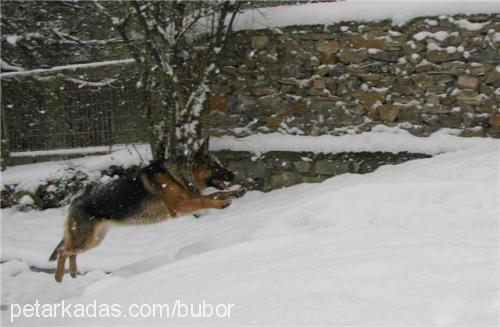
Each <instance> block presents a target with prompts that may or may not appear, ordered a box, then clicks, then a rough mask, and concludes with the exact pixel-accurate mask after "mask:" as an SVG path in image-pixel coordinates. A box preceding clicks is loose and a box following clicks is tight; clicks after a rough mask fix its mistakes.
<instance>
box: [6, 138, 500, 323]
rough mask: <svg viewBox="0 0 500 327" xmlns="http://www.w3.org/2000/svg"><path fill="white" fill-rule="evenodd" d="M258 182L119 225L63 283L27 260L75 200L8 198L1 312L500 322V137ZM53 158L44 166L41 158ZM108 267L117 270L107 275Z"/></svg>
mask: <svg viewBox="0 0 500 327" xmlns="http://www.w3.org/2000/svg"><path fill="white" fill-rule="evenodd" d="M471 142H472V143H471V145H470V146H467V147H465V148H464V149H460V150H457V151H455V152H449V153H444V154H441V155H438V156H435V157H433V158H429V159H421V160H414V161H409V162H406V163H403V164H400V165H396V166H384V167H381V168H379V169H378V170H377V171H375V172H373V173H370V174H365V175H352V174H345V175H341V176H336V177H334V178H331V179H329V180H327V181H325V182H323V183H321V184H302V185H297V186H294V187H291V188H287V189H281V190H277V191H273V192H270V193H266V194H264V193H261V192H250V193H248V194H247V195H246V196H245V197H243V198H241V199H238V200H235V201H234V202H233V204H232V205H231V206H230V207H229V208H227V209H224V210H212V211H209V212H207V213H206V214H205V215H203V216H202V217H201V218H200V219H195V218H193V217H184V218H180V219H175V220H168V221H166V222H164V223H161V224H155V225H148V226H136V227H127V228H116V229H113V230H111V231H110V233H109V234H108V237H107V238H106V240H105V241H104V242H103V244H101V245H100V246H99V247H98V248H96V249H94V250H92V251H90V252H88V253H85V254H83V255H80V256H79V266H80V270H81V271H82V272H87V273H86V274H85V275H83V276H79V277H78V278H77V279H74V280H73V279H71V278H70V277H69V276H66V277H65V280H64V281H63V283H62V284H55V282H54V281H53V276H52V275H51V274H47V273H45V272H35V271H31V270H29V269H28V266H38V267H54V264H53V263H48V262H47V261H46V260H47V259H46V258H47V257H48V255H49V254H50V253H51V251H52V249H53V248H54V246H55V245H56V244H57V242H58V241H59V239H60V237H61V227H62V221H63V217H64V214H65V212H66V210H67V208H62V209H50V210H45V211H41V212H39V211H30V212H19V211H15V210H12V209H4V210H2V217H1V226H2V229H3V233H2V235H3V238H2V258H1V259H2V262H4V263H3V264H2V265H1V267H2V282H3V283H2V284H3V290H2V305H3V308H6V310H3V311H2V313H3V315H2V325H5V326H10V325H13V326H31V325H50V326H68V325H79V326H96V325H99V326H104V325H124V324H126V325H136V326H145V325H148V326H149V325H158V326H159V325H165V324H172V325H179V324H183V325H184V324H188V325H231V326H235V325H341V326H367V325H378V326H410V325H412V326H497V325H498V323H499V317H498V310H499V302H498V294H499V280H498V276H499V251H498V247H499V222H498V217H499V215H500V212H499V210H500V206H499V199H500V194H499V187H498V186H499V185H498V181H499V167H500V166H499V158H500V156H499V154H500V152H499V147H498V145H499V144H498V142H482V141H481V140H477V139H472V141H471ZM39 170H41V169H39ZM105 272H108V274H106V273H105ZM37 300H38V301H39V303H42V304H47V303H59V304H61V303H62V302H61V301H63V300H64V301H65V303H66V304H73V305H76V304H91V303H94V301H95V302H96V303H98V304H101V305H102V304H108V305H119V306H120V308H121V310H122V311H123V312H124V313H126V312H127V311H126V308H128V306H129V305H131V304H134V303H135V304H165V303H167V304H171V305H173V303H175V301H178V300H180V301H182V302H183V303H191V304H196V303H202V301H204V300H205V301H207V302H210V303H229V304H234V307H233V311H232V312H231V317H230V318H215V317H212V318H210V319H208V318H205V319H203V318H189V317H186V318H180V317H177V318H176V317H171V318H168V319H167V318H165V317H163V318H156V319H154V318H152V317H143V318H130V317H129V318H89V319H83V318H68V317H67V316H66V317H65V318H62V317H61V315H59V316H58V317H57V318H52V319H49V318H45V319H43V318H38V319H35V318H26V317H25V318H21V317H19V318H16V319H15V320H14V324H10V316H11V313H12V311H10V306H9V305H10V304H13V303H16V304H27V303H35V301H37Z"/></svg>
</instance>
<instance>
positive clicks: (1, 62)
mask: <svg viewBox="0 0 500 327" xmlns="http://www.w3.org/2000/svg"><path fill="white" fill-rule="evenodd" d="M0 68H1V69H2V70H14V71H21V70H24V68H22V67H19V66H14V65H11V64H9V63H8V62H6V61H4V60H3V59H2V58H0Z"/></svg>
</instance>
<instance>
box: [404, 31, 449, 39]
mask: <svg viewBox="0 0 500 327" xmlns="http://www.w3.org/2000/svg"><path fill="white" fill-rule="evenodd" d="M449 36H450V34H449V33H448V32H446V31H439V32H435V33H431V32H425V31H424V32H419V33H416V34H414V35H413V38H414V39H415V40H417V41H422V40H425V39H426V38H428V37H430V38H433V39H436V40H438V41H444V40H446V39H447V38H448V37H449Z"/></svg>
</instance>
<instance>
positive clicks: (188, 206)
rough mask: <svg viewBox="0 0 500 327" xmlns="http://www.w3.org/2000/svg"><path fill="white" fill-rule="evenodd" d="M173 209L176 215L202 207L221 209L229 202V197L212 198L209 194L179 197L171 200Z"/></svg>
mask: <svg viewBox="0 0 500 327" xmlns="http://www.w3.org/2000/svg"><path fill="white" fill-rule="evenodd" d="M173 202H174V203H172V206H173V210H174V211H175V212H176V214H177V215H183V214H187V213H192V212H196V211H198V210H202V209H223V208H225V207H227V206H229V205H230V204H231V199H229V198H227V197H226V198H221V199H214V198H211V197H209V196H201V197H196V198H191V199H179V200H177V201H173Z"/></svg>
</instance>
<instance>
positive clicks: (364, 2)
mask: <svg viewBox="0 0 500 327" xmlns="http://www.w3.org/2000/svg"><path fill="white" fill-rule="evenodd" d="M499 12H500V6H499V5H498V1H450V0H446V1H379V0H349V1H339V2H330V3H308V4H304V5H296V6H278V7H269V8H258V9H253V10H246V11H244V12H243V13H241V14H240V15H238V16H237V17H236V20H235V23H234V29H235V30H256V29H263V28H277V27H284V26H290V25H316V24H324V25H329V24H335V23H340V22H345V21H381V20H385V19H390V20H392V23H393V24H394V25H398V26H401V25H404V24H405V23H406V22H408V20H410V19H413V18H416V17H428V16H440V15H456V14H478V13H499ZM457 24H459V26H460V27H462V28H466V29H471V28H478V25H476V24H472V23H469V24H467V23H465V22H461V21H458V22H457Z"/></svg>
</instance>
